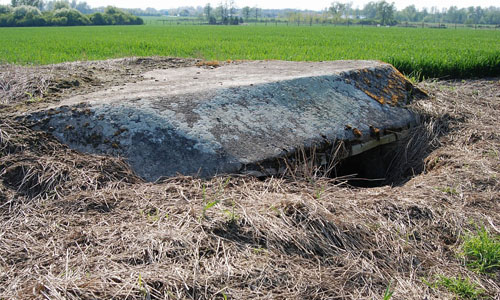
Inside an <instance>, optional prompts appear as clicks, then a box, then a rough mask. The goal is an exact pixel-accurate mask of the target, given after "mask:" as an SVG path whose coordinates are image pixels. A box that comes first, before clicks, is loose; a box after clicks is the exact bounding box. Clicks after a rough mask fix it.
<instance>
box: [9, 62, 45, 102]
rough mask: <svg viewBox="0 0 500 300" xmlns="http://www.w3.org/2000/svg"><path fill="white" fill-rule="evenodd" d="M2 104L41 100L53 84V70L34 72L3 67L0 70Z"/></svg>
mask: <svg viewBox="0 0 500 300" xmlns="http://www.w3.org/2000/svg"><path fill="white" fill-rule="evenodd" d="M0 71H1V72H0V104H11V103H12V102H13V100H14V99H18V100H21V99H22V100H31V101H38V100H41V99H42V98H43V97H44V96H45V94H46V93H47V90H48V88H49V86H50V84H51V82H52V79H53V78H52V74H51V70H50V69H48V70H47V71H46V72H32V70H30V69H29V68H23V67H19V66H15V65H2V66H1V69H0Z"/></svg>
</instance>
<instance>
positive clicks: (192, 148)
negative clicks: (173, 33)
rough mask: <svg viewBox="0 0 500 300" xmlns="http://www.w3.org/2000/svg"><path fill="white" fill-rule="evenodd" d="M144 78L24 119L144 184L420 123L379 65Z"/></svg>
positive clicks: (408, 88) (405, 91) (256, 68)
mask: <svg viewBox="0 0 500 300" xmlns="http://www.w3.org/2000/svg"><path fill="white" fill-rule="evenodd" d="M144 76H145V78H146V80H144V81H140V82H137V83H129V84H126V85H125V86H121V87H113V88H110V89H106V90H102V91H99V92H95V93H91V94H87V95H80V96H76V97H72V98H70V99H66V100H64V101H63V102H61V103H59V104H58V105H55V106H53V107H50V108H47V109H43V110H40V111H37V112H34V113H30V114H29V115H26V118H27V119H28V120H30V121H31V122H33V124H34V126H35V128H38V129H42V130H46V131H49V132H51V133H52V134H53V135H54V136H55V137H56V138H58V139H59V140H61V141H62V142H63V143H66V144H68V145H69V146H70V147H72V148H74V149H77V150H80V151H83V152H91V153H104V154H110V155H119V156H123V157H125V158H126V159H127V160H128V161H129V163H130V165H131V166H132V168H133V169H134V170H135V171H136V172H137V174H138V175H140V176H142V177H143V178H145V179H146V180H150V181H154V180H156V179H158V178H159V177H162V176H173V175H176V174H184V175H196V174H198V175H200V176H211V175H215V174H219V173H238V172H245V171H248V170H255V169H256V166H258V165H259V164H260V163H262V162H265V161H271V160H273V159H277V158H280V157H284V156H288V155H292V154H293V153H295V152H296V151H297V150H298V149H301V148H303V147H305V148H308V147H312V146H314V145H323V144H325V143H334V142H335V141H338V140H344V141H350V142H351V143H353V144H355V143H365V142H367V141H370V140H373V139H377V140H379V139H380V136H381V135H384V133H387V134H389V133H390V132H397V131H401V130H404V129H406V128H408V127H410V126H412V125H414V124H416V123H417V119H418V116H417V115H416V114H414V113H413V112H411V111H409V110H408V109H406V108H405V107H404V106H405V105H406V104H407V103H409V101H410V100H411V97H412V95H413V94H415V92H416V90H415V89H414V87H413V86H412V85H411V83H410V82H408V81H407V80H406V79H405V78H404V76H402V75H401V74H400V73H399V72H398V71H397V70H396V69H394V68H393V67H392V66H391V65H389V64H385V63H381V62H377V61H333V62H285V61H254V62H243V63H236V64H230V65H226V66H222V67H219V68H215V69H210V68H204V67H188V68H178V69H167V70H155V71H151V72H148V73H145V74H144ZM358 148H359V147H358ZM361 148H362V147H361Z"/></svg>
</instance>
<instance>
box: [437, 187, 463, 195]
mask: <svg viewBox="0 0 500 300" xmlns="http://www.w3.org/2000/svg"><path fill="white" fill-rule="evenodd" d="M436 189H437V190H438V191H440V192H443V193H446V194H449V195H458V191H457V190H456V189H455V188H454V187H449V186H445V187H437V188H436Z"/></svg>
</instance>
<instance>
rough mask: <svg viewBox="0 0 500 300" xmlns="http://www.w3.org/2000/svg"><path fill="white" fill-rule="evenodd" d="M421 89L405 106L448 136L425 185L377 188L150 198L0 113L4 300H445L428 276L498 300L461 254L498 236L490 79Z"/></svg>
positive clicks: (221, 187) (237, 185)
mask: <svg viewBox="0 0 500 300" xmlns="http://www.w3.org/2000/svg"><path fill="white" fill-rule="evenodd" d="M110 84H111V83H110ZM82 86H85V85H84V84H81V85H80V86H78V87H72V88H69V90H72V89H74V91H75V92H76V91H78V89H80V88H82ZM420 87H421V88H424V89H425V90H427V91H428V92H429V93H430V95H431V98H429V99H426V100H419V101H418V102H415V103H414V104H413V105H414V106H415V108H416V109H420V110H422V111H423V112H426V113H427V114H428V115H429V118H434V119H433V120H435V121H436V120H437V121H439V122H441V123H439V124H441V125H440V126H445V127H446V130H445V131H446V134H442V135H440V136H439V137H438V138H437V140H436V141H435V143H437V145H436V147H434V148H432V149H429V150H428V151H429V152H430V153H429V155H428V157H427V159H426V160H425V164H424V165H423V169H424V170H423V173H422V174H419V175H418V176H413V177H412V178H411V179H409V180H408V181H407V182H406V183H404V184H401V185H400V186H395V187H391V186H384V187H376V188H370V189H358V188H352V187H349V186H347V185H345V184H343V183H342V180H338V179H337V180H332V179H325V178H307V179H305V180H302V179H299V178H296V179H295V180H291V179H289V178H267V179H265V180H258V179H256V178H252V177H241V176H234V177H231V178H229V179H227V178H214V179H211V180H201V179H195V178H190V177H176V178H171V179H168V180H165V181H162V182H159V183H156V184H151V183H144V182H142V181H141V180H139V179H138V178H137V177H136V176H135V175H134V174H133V173H132V172H131V171H130V169H129V168H128V166H127V165H126V164H124V163H123V162H122V161H121V160H120V159H116V158H111V157H104V156H96V155H84V154H80V153H77V152H75V151H72V150H69V149H67V147H65V146H63V145H61V144H59V143H58V142H57V141H55V140H54V139H53V138H51V137H50V136H48V135H46V134H43V133H40V132H34V131H32V130H31V129H29V128H26V127H25V126H23V124H18V123H16V122H14V121H12V120H11V119H10V118H9V113H8V112H9V110H12V108H8V109H4V110H3V111H2V112H1V114H2V115H1V118H0V176H1V178H0V222H1V226H0V237H1V239H0V270H1V272H0V283H1V284H0V298H6V299H13V298H17V299H34V298H51V299H53V298H66V299H96V298H101V299H106V298H113V297H114V298H119V299H125V298H126V299H144V298H146V299H165V298H167V299H170V298H171V299H183V298H186V299H214V298H216V299H218V298H220V299H224V298H225V297H227V298H231V299H250V298H259V297H260V298H273V299H276V298H277V299H373V298H376V299H381V298H382V296H383V294H384V291H385V289H386V288H387V286H388V285H389V284H390V286H391V290H394V295H393V299H423V298H427V299H435V298H439V299H453V297H454V296H453V295H451V294H448V293H447V292H446V291H445V290H440V289H434V288H430V287H429V286H428V285H426V284H425V283H424V281H423V280H422V279H432V278H433V276H435V275H447V276H462V277H463V276H467V277H470V278H472V280H474V281H475V282H476V283H478V284H479V285H480V286H481V287H482V288H484V289H485V290H486V291H487V296H488V297H490V298H491V299H495V298H498V297H499V296H500V287H499V285H498V282H499V278H500V274H499V273H498V272H497V274H493V275H478V274H476V273H473V272H471V271H470V270H468V269H467V268H466V267H465V266H464V264H463V261H461V259H460V258H459V257H458V256H457V253H458V252H459V251H460V244H461V236H462V235H463V234H464V232H466V231H467V230H474V229H475V224H479V225H484V226H486V227H487V228H488V229H489V230H490V231H492V232H496V233H498V228H499V224H500V217H499V216H500V207H499V199H500V189H499V183H500V177H499V176H500V164H499V161H500V157H499V155H500V154H499V151H498V149H500V138H499V137H500V135H499V134H498V133H497V130H498V117H497V116H498V115H499V113H500V104H499V103H500V102H499V100H500V97H499V95H500V81H499V78H494V79H485V80H469V81H429V82H424V83H422V84H420ZM23 105H24V104H23ZM30 105H31V104H28V105H26V106H23V107H28V109H31V107H33V106H30ZM429 124H430V123H429ZM440 128H441V127H440ZM408 153H409V152H408ZM402 155H404V154H402ZM406 158H407V159H411V155H408V156H407V157H406ZM401 161H404V160H401Z"/></svg>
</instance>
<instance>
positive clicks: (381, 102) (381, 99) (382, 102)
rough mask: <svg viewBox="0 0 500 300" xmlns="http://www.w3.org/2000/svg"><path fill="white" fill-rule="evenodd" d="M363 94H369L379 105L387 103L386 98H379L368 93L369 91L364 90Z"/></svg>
mask: <svg viewBox="0 0 500 300" xmlns="http://www.w3.org/2000/svg"><path fill="white" fill-rule="evenodd" d="M363 92H365V94H367V95H368V96H370V97H371V98H373V99H374V100H376V101H377V102H378V103H380V104H384V103H385V99H384V97H382V96H377V95H375V94H373V93H371V92H370V91H367V90H363Z"/></svg>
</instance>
